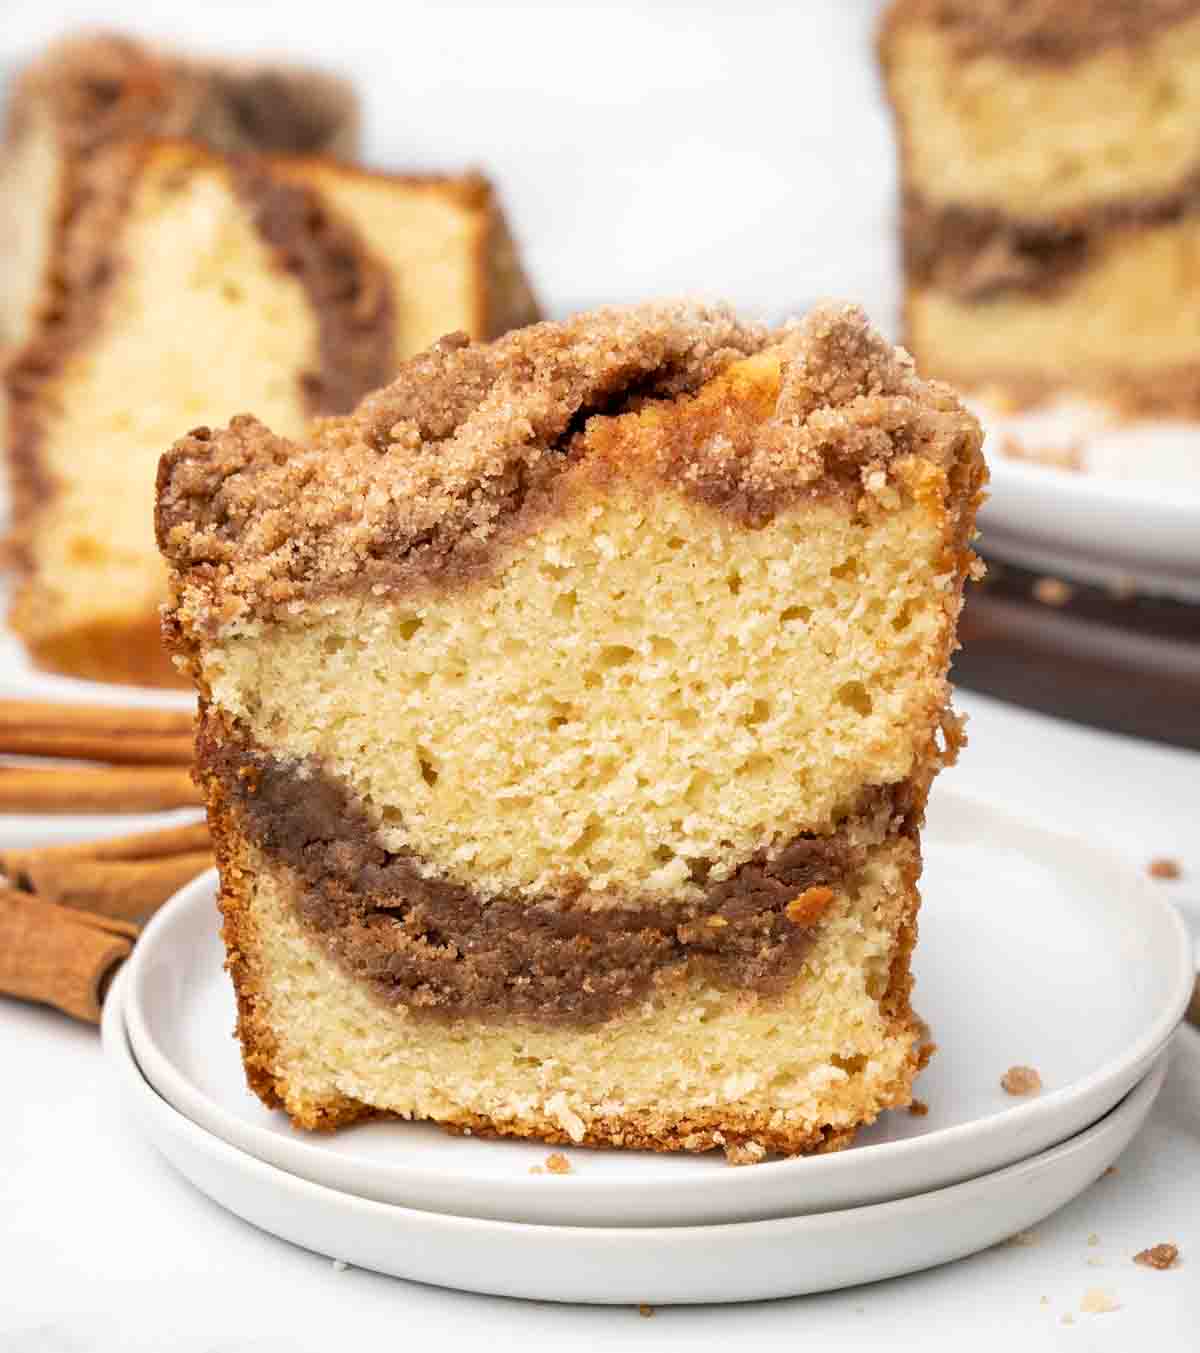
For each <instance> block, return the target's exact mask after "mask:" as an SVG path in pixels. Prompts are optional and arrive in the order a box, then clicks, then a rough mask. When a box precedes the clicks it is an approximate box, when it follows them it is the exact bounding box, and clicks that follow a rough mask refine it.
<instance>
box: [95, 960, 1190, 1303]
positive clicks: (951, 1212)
mask: <svg viewBox="0 0 1200 1353" xmlns="http://www.w3.org/2000/svg"><path fill="white" fill-rule="evenodd" d="M127 978H128V974H126V973H122V974H121V975H120V977H119V978H118V980H117V982H116V983H115V984H114V986H113V990H112V991H111V992H110V994H109V997H108V1000H107V1002H106V1004H105V1012H104V1044H105V1050H106V1053H107V1056H108V1059H109V1061H110V1063H111V1065H112V1067H113V1069H114V1071H115V1073H116V1076H117V1078H118V1081H119V1084H120V1089H121V1093H122V1096H123V1098H124V1099H125V1102H126V1104H127V1106H128V1107H129V1108H130V1109H131V1110H132V1112H133V1113H134V1114H135V1115H136V1117H137V1119H138V1121H139V1122H140V1123H141V1126H142V1128H143V1130H144V1132H145V1134H146V1136H147V1138H148V1139H149V1140H150V1141H151V1142H152V1143H153V1144H154V1145H155V1146H156V1147H157V1148H158V1149H159V1150H160V1151H161V1152H162V1154H163V1155H164V1156H165V1157H166V1158H167V1160H169V1161H170V1162H171V1164H172V1165H174V1166H175V1168H176V1169H177V1170H179V1171H180V1173H182V1174H183V1175H184V1176H185V1177H186V1178H187V1179H189V1180H190V1181H191V1182H192V1183H193V1184H194V1185H195V1186H196V1187H197V1188H198V1189H200V1190H201V1191H202V1192H204V1193H206V1194H207V1195H208V1196H209V1197H210V1198H212V1199H214V1200H215V1201H216V1202H217V1203H219V1204H220V1205H221V1206H222V1207H225V1208H227V1209H228V1210H229V1211H230V1212H233V1213H234V1214H236V1215H237V1216H239V1217H241V1218H242V1219H243V1220H245V1221H248V1222H250V1223H252V1224H253V1225H255V1226H258V1227H260V1228H261V1229H262V1230H264V1231H267V1232H269V1233H270V1234H272V1235H276V1236H279V1237H280V1238H281V1239H284V1240H289V1241H291V1242H292V1243H293V1244H295V1245H302V1246H304V1247H305V1248H306V1249H310V1250H315V1251H317V1253H319V1254H326V1255H329V1256H330V1257H331V1258H333V1259H339V1260H342V1261H344V1262H346V1263H349V1264H353V1265H356V1266H357V1267H360V1268H368V1269H374V1270H376V1271H377V1272H380V1273H387V1274H391V1275H392V1276H394V1277H398V1278H408V1279H413V1280H416V1281H419V1282H425V1283H434V1284H436V1285H438V1286H442V1287H456V1288H461V1289H464V1290H466V1291H473V1292H488V1293H493V1294H495V1295H498V1296H508V1297H526V1298H530V1299H532V1300H538V1301H576V1302H598V1303H607V1304H630V1305H632V1304H636V1303H640V1302H650V1303H652V1304H660V1305H668V1304H673V1303H695V1302H725V1301H755V1300H759V1299H764V1298H771V1297H786V1296H796V1295H800V1294H802V1293H806V1292H819V1291H828V1290H831V1289H834V1288H838V1287H848V1286H851V1285H853V1284H855V1283H864V1282H873V1281H875V1280H877V1279H880V1278H889V1277H896V1276H898V1275H899V1274H902V1273H912V1272H915V1271H916V1270H918V1269H922V1268H929V1267H932V1266H933V1265H935V1264H941V1263H945V1262H947V1261H948V1260H951V1259H958V1258H961V1257H962V1256H964V1255H967V1254H972V1253H974V1252H975V1251H976V1250H980V1249H984V1248H986V1247H987V1246H989V1245H994V1244H996V1243H997V1242H998V1241H1000V1240H1003V1239H1005V1238H1006V1237H1007V1236H1010V1235H1012V1234H1013V1233H1014V1232H1017V1231H1022V1230H1025V1229H1027V1228H1028V1227H1030V1226H1033V1225H1034V1224H1035V1223H1037V1222H1039V1221H1040V1220H1041V1219H1042V1218H1043V1217H1046V1216H1048V1215H1049V1214H1050V1213H1051V1212H1053V1211H1055V1210H1056V1209H1057V1208H1059V1207H1061V1206H1062V1205H1063V1204H1064V1203H1066V1202H1069V1201H1070V1200H1071V1199H1072V1198H1074V1197H1075V1196H1076V1195H1077V1194H1079V1193H1081V1192H1082V1191H1083V1190H1084V1189H1086V1188H1087V1187H1088V1185H1089V1184H1091V1183H1092V1182H1093V1180H1095V1179H1096V1178H1097V1177H1098V1176H1099V1175H1100V1174H1101V1173H1102V1172H1103V1171H1104V1169H1105V1168H1106V1167H1107V1166H1108V1165H1110V1164H1111V1163H1112V1162H1113V1160H1115V1159H1116V1157H1117V1156H1118V1155H1119V1154H1120V1153H1121V1151H1122V1150H1124V1148H1125V1146H1126V1145H1128V1143H1129V1141H1130V1140H1131V1139H1132V1138H1133V1135H1134V1134H1135V1133H1136V1132H1137V1130H1138V1128H1139V1127H1140V1126H1141V1125H1142V1123H1143V1122H1144V1121H1145V1118H1146V1115H1147V1114H1148V1113H1149V1111H1150V1107H1151V1105H1152V1104H1153V1102H1154V1098H1155V1096H1156V1095H1157V1094H1158V1091H1159V1089H1160V1088H1161V1086H1162V1082H1163V1077H1164V1075H1165V1073H1166V1063H1167V1056H1166V1053H1165V1052H1164V1053H1162V1054H1160V1056H1159V1058H1158V1061H1157V1062H1156V1063H1155V1065H1154V1067H1153V1069H1152V1070H1151V1071H1150V1073H1149V1074H1148V1075H1147V1076H1146V1078H1145V1079H1144V1080H1143V1081H1142V1082H1141V1083H1140V1084H1139V1085H1138V1086H1137V1087H1136V1088H1135V1089H1134V1090H1133V1091H1132V1093H1131V1094H1130V1095H1129V1096H1128V1097H1127V1098H1126V1099H1124V1100H1123V1101H1122V1102H1121V1104H1120V1105H1119V1106H1118V1107H1117V1108H1115V1109H1113V1110H1112V1111H1111V1112H1110V1113H1109V1114H1108V1115H1106V1116H1105V1117H1104V1118H1103V1119H1101V1121H1100V1122H1098V1123H1096V1124H1094V1125H1093V1126H1092V1127H1090V1128H1088V1129H1087V1130H1086V1131H1085V1132H1083V1133H1080V1134H1079V1135H1078V1136H1076V1137H1073V1138H1071V1140H1070V1141H1068V1142H1064V1143H1063V1144H1061V1145H1059V1146H1056V1147H1054V1148H1053V1149H1052V1150H1050V1151H1046V1152H1043V1153H1041V1154H1039V1155H1037V1156H1034V1157H1032V1158H1030V1159H1028V1160H1025V1161H1022V1162H1021V1163H1020V1164H1017V1165H1012V1166H1009V1167H1008V1168H1007V1169H1004V1170H1000V1171H997V1172H995V1173H993V1174H988V1175H984V1176H981V1177H980V1178H978V1179H972V1180H969V1181H968V1182H967V1183H965V1184H957V1185H955V1186H954V1187H953V1188H948V1189H940V1190H938V1191H936V1192H933V1193H924V1194H920V1195H918V1196H917V1197H914V1198H905V1199H901V1200H899V1201H896V1202H890V1203H880V1204H877V1205H875V1206H872V1207H860V1208H853V1209H851V1210H849V1211H838V1212H825V1213H820V1214H818V1215H815V1216H806V1217H789V1218H783V1219H779V1220H774V1221H755V1222H741V1223H736V1224H733V1225H724V1226H682V1227H645V1228H641V1229H630V1228H626V1227H610V1228H605V1227H589V1226H530V1225H523V1224H521V1223H515V1222H500V1221H484V1220H479V1219H476V1218H471V1217H454V1216H445V1215H442V1214H439V1213H436V1212H420V1211H416V1210H414V1209H412V1208H405V1207H395V1206H391V1205H389V1204H387V1203H377V1202H372V1201H370V1200H368V1199H364V1198H356V1197H354V1196H353V1195H351V1194H346V1193H339V1192H337V1191H336V1190H334V1189H329V1188H325V1187H323V1186H322V1185H320V1184H313V1183H310V1182H309V1181H308V1180H305V1179H300V1178H298V1177H297V1176H295V1175H292V1174H288V1173H287V1172H286V1171H283V1170H280V1169H277V1168H276V1167H275V1166H273V1165H268V1164H266V1163H265V1162H263V1161H260V1160H258V1159H257V1158H256V1157H254V1156H252V1155H250V1154H249V1153H248V1152H245V1151H241V1150H239V1149H238V1148H237V1147H234V1146H231V1145H230V1144H229V1143H228V1142H225V1141H222V1140H221V1138H219V1137H216V1136H214V1135H213V1134H212V1133H209V1132H206V1131H205V1130H204V1129H203V1128H202V1127H199V1126H198V1125H197V1124H195V1123H193V1122H192V1121H191V1120H190V1119H189V1118H186V1117H184V1115H183V1114H181V1113H178V1112H177V1111H176V1110H175V1109H173V1108H172V1107H171V1106H170V1105H169V1104H168V1103H167V1102H166V1100H164V1099H162V1098H161V1097H160V1096H159V1095H158V1094H156V1093H155V1091H154V1089H153V1087H152V1086H151V1085H150V1083H149V1082H148V1081H147V1080H146V1079H145V1078H144V1077H143V1076H142V1075H141V1073H140V1071H139V1070H138V1065H137V1063H136V1061H135V1060H134V1057H133V1053H132V1050H131V1049H130V1046H129V1041H128V1039H127V1037H126V1035H125V1027H124V1009H123V1006H124V998H125V995H126V992H127V991H128V989H129V983H128V980H127ZM754 1168H756V1169H761V1168H762V1167H761V1166H756V1167H754ZM540 1182H541V1183H542V1184H544V1185H547V1186H552V1185H553V1183H554V1182H555V1181H554V1180H553V1179H552V1178H551V1179H545V1180H542V1181H540Z"/></svg>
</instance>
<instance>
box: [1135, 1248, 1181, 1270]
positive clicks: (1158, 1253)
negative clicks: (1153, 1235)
mask: <svg viewBox="0 0 1200 1353" xmlns="http://www.w3.org/2000/svg"><path fill="white" fill-rule="evenodd" d="M1133 1262H1134V1263H1135V1264H1141V1266H1142V1267H1143V1268H1157V1269H1164V1268H1177V1267H1178V1266H1179V1246H1178V1245H1166V1244H1163V1245H1151V1246H1150V1248H1149V1249H1148V1250H1139V1251H1138V1252H1137V1254H1135V1255H1134V1256H1133Z"/></svg>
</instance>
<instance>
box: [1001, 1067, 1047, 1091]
mask: <svg viewBox="0 0 1200 1353" xmlns="http://www.w3.org/2000/svg"><path fill="white" fill-rule="evenodd" d="M1000 1086H1001V1088H1002V1089H1003V1090H1005V1091H1007V1093H1008V1094H1010V1095H1036V1094H1037V1093H1038V1091H1039V1090H1040V1089H1041V1088H1042V1078H1041V1076H1040V1075H1038V1073H1037V1071H1036V1069H1035V1068H1034V1067H1031V1066H1010V1067H1009V1068H1008V1070H1007V1071H1006V1072H1005V1073H1004V1075H1003V1076H1001V1077H1000Z"/></svg>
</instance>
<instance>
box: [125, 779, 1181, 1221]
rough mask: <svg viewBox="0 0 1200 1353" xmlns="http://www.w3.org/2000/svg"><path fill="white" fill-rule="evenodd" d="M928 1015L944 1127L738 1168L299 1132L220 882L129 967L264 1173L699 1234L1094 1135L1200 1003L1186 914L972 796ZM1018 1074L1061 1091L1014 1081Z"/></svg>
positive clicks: (390, 1194)
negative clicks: (273, 1098)
mask: <svg viewBox="0 0 1200 1353" xmlns="http://www.w3.org/2000/svg"><path fill="white" fill-rule="evenodd" d="M925 857H926V869H925V877H924V884H923V892H924V895H925V903H924V908H923V910H922V913H921V943H920V944H919V945H918V948H917V965H916V966H917V981H918V985H917V992H918V996H917V1003H918V1008H919V1009H920V1010H921V1011H922V1013H923V1014H924V1015H925V1017H926V1018H927V1019H928V1020H929V1021H930V1023H931V1025H932V1028H933V1032H934V1037H935V1038H936V1039H937V1040H938V1042H939V1043H940V1044H941V1051H940V1052H939V1053H938V1055H937V1056H936V1057H935V1058H934V1061H933V1063H932V1066H931V1067H930V1069H929V1070H928V1071H927V1072H926V1073H925V1074H924V1076H923V1077H922V1079H921V1082H920V1084H919V1087H918V1093H919V1094H920V1096H921V1097H922V1098H923V1099H925V1100H927V1101H928V1103H929V1106H930V1111H929V1114H928V1116H927V1117H924V1118H917V1117H914V1116H913V1115H911V1114H908V1113H906V1112H900V1113H891V1114H885V1115H884V1116H883V1118H882V1119H881V1120H880V1121H879V1122H878V1123H876V1124H875V1125H873V1126H872V1127H871V1128H869V1129H866V1130H865V1131H864V1132H863V1133H862V1134H861V1137H860V1142H859V1144H857V1145H855V1146H854V1147H853V1148H851V1149H850V1150H848V1151H844V1152H841V1153H837V1154H833V1155H825V1156H812V1157H808V1158H802V1159H795V1160H784V1161H777V1162H770V1163H767V1164H763V1165H759V1166H756V1167H755V1168H754V1169H738V1170H734V1169H730V1168H729V1167H728V1166H727V1165H726V1164H725V1162H724V1159H723V1157H721V1156H720V1155H719V1154H713V1153H709V1154H708V1155H705V1156H689V1155H676V1156H670V1155H667V1156H663V1155H655V1154H652V1153H643V1152H622V1151H593V1150H586V1149H573V1150H570V1151H568V1152H567V1153H566V1154H567V1156H568V1158H569V1159H570V1161H571V1164H572V1166H573V1172H572V1173H571V1174H570V1175H566V1176H553V1175H543V1176H540V1177H531V1176H530V1174H529V1168H530V1166H531V1165H534V1164H540V1163H541V1162H542V1161H543V1160H544V1159H545V1156H546V1151H547V1148H546V1147H545V1146H542V1145H537V1144H532V1143H523V1142H515V1141H500V1142H491V1141H483V1140H481V1139H478V1138H467V1137H454V1136H450V1135H448V1134H446V1133H444V1132H443V1131H441V1130H440V1129H438V1128H436V1127H433V1126H432V1125H430V1124H423V1123H405V1122H400V1121H398V1120H390V1121H378V1122H373V1123H366V1124H361V1125H358V1126H355V1127H350V1128H346V1129H344V1130H342V1131H340V1132H338V1133H335V1134H333V1135H330V1136H325V1135H310V1134H303V1133H298V1132H296V1131H294V1130H293V1129H292V1128H291V1127H290V1126H289V1124H288V1121H287V1119H286V1118H285V1117H284V1116H283V1115H282V1114H280V1113H272V1112H270V1111H268V1110H267V1109H265V1108H264V1107H263V1106H262V1105H261V1104H260V1103H259V1101H258V1100H257V1099H256V1098H255V1097H254V1096H253V1095H252V1094H251V1093H250V1092H249V1090H247V1088H246V1085H245V1080H244V1078H243V1075H242V1067H241V1061H240V1058H239V1056H238V1048H237V1044H236V1043H235V1042H234V1040H233V1039H232V1038H231V1037H230V1030H231V1029H232V1028H233V1023H234V1007H233V997H232V993H231V991H230V987H229V982H228V979H227V978H226V977H225V975H224V973H223V972H222V971H221V963H222V958H223V955H222V951H221V946H220V943H219V941H218V939H217V915H216V908H215V906H214V902H213V894H214V882H213V876H212V875H208V876H206V877H204V878H201V879H198V880H196V882H194V883H193V884H191V885H190V886H189V887H188V888H186V889H184V891H183V892H182V893H181V894H180V895H179V896H178V897H177V898H176V899H175V900H174V901H172V902H171V903H170V904H168V906H167V907H166V908H164V909H163V910H162V911H161V912H160V913H159V914H158V916H156V917H155V919H154V920H153V921H152V922H151V924H150V925H149V926H148V927H147V929H146V931H145V933H144V934H143V935H142V937H141V939H140V940H139V941H138V945H137V948H136V950H135V953H134V957H133V959H132V960H131V962H130V964H129V965H128V967H129V980H128V989H129V995H128V1000H127V1015H128V1026H129V1036H130V1038H131V1040H132V1042H133V1047H134V1051H135V1054H136V1056H137V1059H138V1062H139V1064H140V1065H141V1067H142V1069H143V1071H144V1072H145V1074H146V1076H147V1077H148V1079H149V1080H150V1082H151V1083H152V1084H153V1085H154V1086H155V1088H156V1089H157V1090H158V1091H159V1092H160V1093H161V1094H162V1095H163V1096H164V1097H165V1098H166V1099H167V1100H168V1101H169V1102H170V1103H171V1104H173V1105H174V1106H175V1107H176V1108H177V1109H178V1110H179V1111H180V1112H181V1113H183V1114H185V1115H186V1116H187V1117H189V1118H191V1119H192V1120H194V1121H195V1122H196V1123H198V1124H200V1125H201V1126H202V1127H204V1128H205V1129H206V1130H207V1131H209V1132H211V1133H213V1134H215V1135H216V1136H218V1137H221V1138H223V1139H224V1140H226V1141H228V1142H231V1143H233V1144H234V1145H236V1146H238V1147H239V1148H241V1149H242V1150H245V1151H247V1152H249V1153H251V1154H253V1155H255V1156H257V1157H258V1158H259V1159H261V1160H264V1161H267V1162H270V1163H272V1164H274V1165H277V1166H279V1167H281V1168H283V1169H285V1170H289V1171H291V1172H292V1173H293V1174H297V1175H301V1176H303V1177H304V1178H306V1179H310V1180H312V1181H314V1182H316V1183H320V1184H325V1185H327V1186H329V1187H331V1188H334V1189H337V1190H340V1191H342V1192H346V1193H354V1194H357V1195H359V1196H361V1197H364V1198H371V1199H375V1200H378V1201H381V1202H389V1203H398V1204H405V1205H408V1206H410V1207H418V1208H422V1209H426V1210H432V1211H440V1212H449V1213H455V1214H458V1215H465V1216H471V1217H491V1218H495V1219H498V1220H503V1221H521V1222H531V1223H549V1224H559V1225H585V1226H662V1225H670V1226H679V1225H689V1224H704V1223H712V1222H728V1221H742V1220H749V1219H756V1218H762V1217H778V1216H793V1215H796V1214H799V1213H803V1212H815V1211H824V1210H829V1209H832V1208H840V1207H852V1206H857V1205H859V1204H862V1203H866V1202H879V1201H883V1200H885V1199H890V1198H897V1197H902V1196H905V1195H907V1194H915V1193H920V1192H924V1191H927V1190H929V1189H932V1188H939V1187H942V1186H944V1185H947V1184H951V1183H955V1182H957V1181H959V1180H962V1179H967V1178H970V1177H973V1176H975V1175H978V1174H982V1173H984V1172H986V1171H989V1170H995V1169H998V1168H1000V1167H1002V1166H1005V1165H1009V1164H1011V1163H1012V1162H1014V1161H1018V1160H1022V1159H1024V1158H1025V1157H1027V1156H1030V1155H1033V1154H1034V1153H1035V1152H1038V1151H1041V1150H1044V1149H1045V1148H1046V1147H1048V1146H1051V1145H1052V1144H1054V1143H1055V1142H1059V1141H1063V1140H1065V1139H1066V1138H1068V1137H1070V1136H1071V1135H1072V1134H1074V1133H1076V1132H1079V1131H1081V1130H1082V1129H1083V1128H1084V1127H1086V1126H1087V1125H1088V1124H1089V1123H1092V1122H1094V1121H1095V1120H1096V1119H1097V1118H1099V1117H1100V1116H1101V1115H1102V1114H1104V1113H1105V1112H1107V1111H1108V1110H1109V1109H1110V1108H1111V1107H1112V1106H1113V1105H1114V1104H1115V1103H1116V1102H1117V1101H1118V1100H1119V1099H1120V1098H1121V1096H1122V1095H1124V1094H1125V1093H1126V1092H1127V1091H1128V1090H1129V1089H1130V1087H1131V1086H1132V1085H1134V1084H1135V1083H1136V1081H1137V1080H1138V1079H1139V1078H1140V1077H1141V1076H1142V1075H1144V1074H1145V1071H1146V1068H1147V1067H1148V1066H1149V1064H1150V1062H1151V1060H1152V1059H1153V1057H1154V1056H1155V1054H1156V1053H1157V1052H1158V1051H1159V1049H1161V1047H1162V1046H1163V1044H1164V1043H1165V1042H1166V1040H1167V1038H1168V1036H1169V1035H1170V1033H1171V1030H1172V1029H1173V1028H1174V1026H1175V1024H1176V1023H1177V1022H1178V1020H1179V1018H1180V1016H1181V1014H1182V1012H1183V1010H1184V1007H1185V1006H1186V1003H1187V1000H1188V994H1189V992H1190V989H1191V980H1192V972H1191V963H1190V946H1189V943H1188V939H1187V935H1186V932H1185V930H1184V927H1183V924H1182V922H1181V921H1180V919H1179V917H1178V915H1177V914H1176V912H1175V911H1174V909H1173V908H1172V907H1171V905H1170V904H1169V903H1167V902H1165V901H1163V900H1162V898H1161V896H1159V895H1156V894H1154V893H1153V892H1152V891H1151V890H1150V889H1149V887H1148V885H1146V884H1145V883H1144V881H1143V880H1141V879H1139V878H1138V877H1137V876H1136V875H1134V874H1133V873H1132V872H1131V871H1130V870H1129V869H1128V867H1127V866H1125V865H1124V864H1123V863H1122V862H1120V861H1119V860H1116V859H1113V858H1110V857H1109V856H1107V855H1106V854H1104V853H1103V852H1101V851H1098V850H1096V849H1094V848H1093V847H1091V846H1090V845H1085V844H1083V843H1082V842H1078V841H1075V840H1073V839H1070V838H1067V837H1061V836H1054V835H1051V834H1049V833H1047V832H1044V831H1041V830H1040V829H1038V828H1036V827H1032V826H1026V825H1023V824H1020V823H1017V822H1015V821H1013V820H1012V819H1010V818H1007V817H1005V816H1003V815H1001V814H998V813H996V812H995V811H994V810H992V809H989V808H985V807H982V806H979V805H976V804H973V803H971V802H969V801H967V800H964V799H961V798H957V797H955V796H953V795H947V794H938V795H936V796H935V801H934V808H933V811H932V813H931V816H930V824H929V827H928V828H927V831H926V835H925ZM1014 1063H1025V1064H1030V1065H1034V1066H1036V1067H1038V1069H1039V1070H1040V1072H1041V1074H1042V1077H1043V1080H1044V1082H1045V1086H1046V1089H1045V1091H1044V1093H1043V1094H1041V1095H1040V1096H1039V1097H1038V1098H1036V1099H1021V1100H1016V1099H1013V1098H1011V1097H1010V1096H1008V1095H1006V1094H1005V1093H1004V1092H1003V1091H1002V1090H1001V1088H1000V1085H999V1080H1000V1077H1001V1075H1002V1074H1003V1073H1004V1071H1005V1070H1006V1069H1007V1068H1008V1067H1009V1066H1011V1065H1013V1064H1014Z"/></svg>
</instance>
